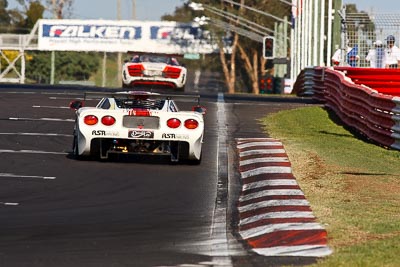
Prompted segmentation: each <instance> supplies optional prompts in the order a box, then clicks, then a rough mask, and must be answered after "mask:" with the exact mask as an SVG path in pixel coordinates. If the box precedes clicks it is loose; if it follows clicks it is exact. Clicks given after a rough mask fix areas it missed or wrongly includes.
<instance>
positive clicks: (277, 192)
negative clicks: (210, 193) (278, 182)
mask: <svg viewBox="0 0 400 267" xmlns="http://www.w3.org/2000/svg"><path fill="white" fill-rule="evenodd" d="M265 196H288V197H289V196H304V193H303V191H301V190H298V189H273V190H264V191H261V192H255V193H251V194H247V195H244V196H241V197H240V198H239V201H240V202H243V201H247V200H251V199H254V198H260V197H265Z"/></svg>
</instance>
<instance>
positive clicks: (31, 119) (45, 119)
mask: <svg viewBox="0 0 400 267" xmlns="http://www.w3.org/2000/svg"><path fill="white" fill-rule="evenodd" d="M8 119H9V120H11V121H68V122H74V121H75V120H74V119H58V118H38V119H35V118H16V117H10V118H8Z"/></svg>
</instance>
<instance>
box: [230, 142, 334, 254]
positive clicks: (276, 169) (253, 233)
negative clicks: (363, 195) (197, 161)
mask: <svg viewBox="0 0 400 267" xmlns="http://www.w3.org/2000/svg"><path fill="white" fill-rule="evenodd" d="M236 141H237V149H238V153H239V158H240V160H239V172H240V176H241V182H242V183H241V184H242V190H241V195H240V197H239V201H238V213H239V226H238V232H239V235H240V236H241V238H242V239H243V240H244V241H245V242H246V243H247V244H248V245H249V246H250V247H251V249H252V250H253V251H254V252H256V253H257V254H260V255H263V256H304V257H324V256H328V255H330V254H331V253H332V251H331V249H330V248H329V247H328V246H327V233H326V230H325V229H324V228H323V227H322V226H321V225H320V224H319V223H318V222H316V218H315V217H314V215H313V213H312V210H311V208H310V204H309V202H308V201H307V200H306V198H305V196H304V193H303V192H302V190H301V189H300V187H299V185H298V184H297V181H296V179H295V177H294V176H293V174H292V170H291V164H290V162H289V158H288V156H287V154H286V151H285V149H284V147H283V145H282V143H281V142H280V141H279V140H276V139H272V138H239V139H236Z"/></svg>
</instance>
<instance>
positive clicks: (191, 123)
mask: <svg viewBox="0 0 400 267" xmlns="http://www.w3.org/2000/svg"><path fill="white" fill-rule="evenodd" d="M184 125H185V127H186V128H188V129H196V128H197V127H199V122H198V121H196V120H194V119H188V120H185V123H184Z"/></svg>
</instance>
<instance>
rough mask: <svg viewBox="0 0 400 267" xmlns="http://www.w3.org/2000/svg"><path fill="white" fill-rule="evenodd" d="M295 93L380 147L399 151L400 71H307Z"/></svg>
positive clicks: (345, 68)
mask: <svg viewBox="0 0 400 267" xmlns="http://www.w3.org/2000/svg"><path fill="white" fill-rule="evenodd" d="M367 85H368V86H367ZM293 92H294V93H296V94H297V95H300V96H305V95H307V96H312V97H313V98H314V99H315V100H317V101H319V102H322V103H323V104H324V105H325V107H327V108H329V109H330V110H332V111H334V112H335V113H336V115H337V116H338V117H339V118H340V119H341V120H342V121H343V123H345V124H346V125H347V126H349V127H351V128H353V129H355V130H356V131H357V132H359V133H361V134H362V135H364V136H365V137H367V138H368V139H370V140H372V141H374V142H376V143H377V144H379V145H381V146H383V147H386V148H392V149H396V150H400V69H392V70H389V69H366V68H351V67H337V68H325V67H315V68H307V69H305V70H303V71H302V72H301V73H300V74H299V76H298V78H297V80H296V83H295V85H294V91H293Z"/></svg>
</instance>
